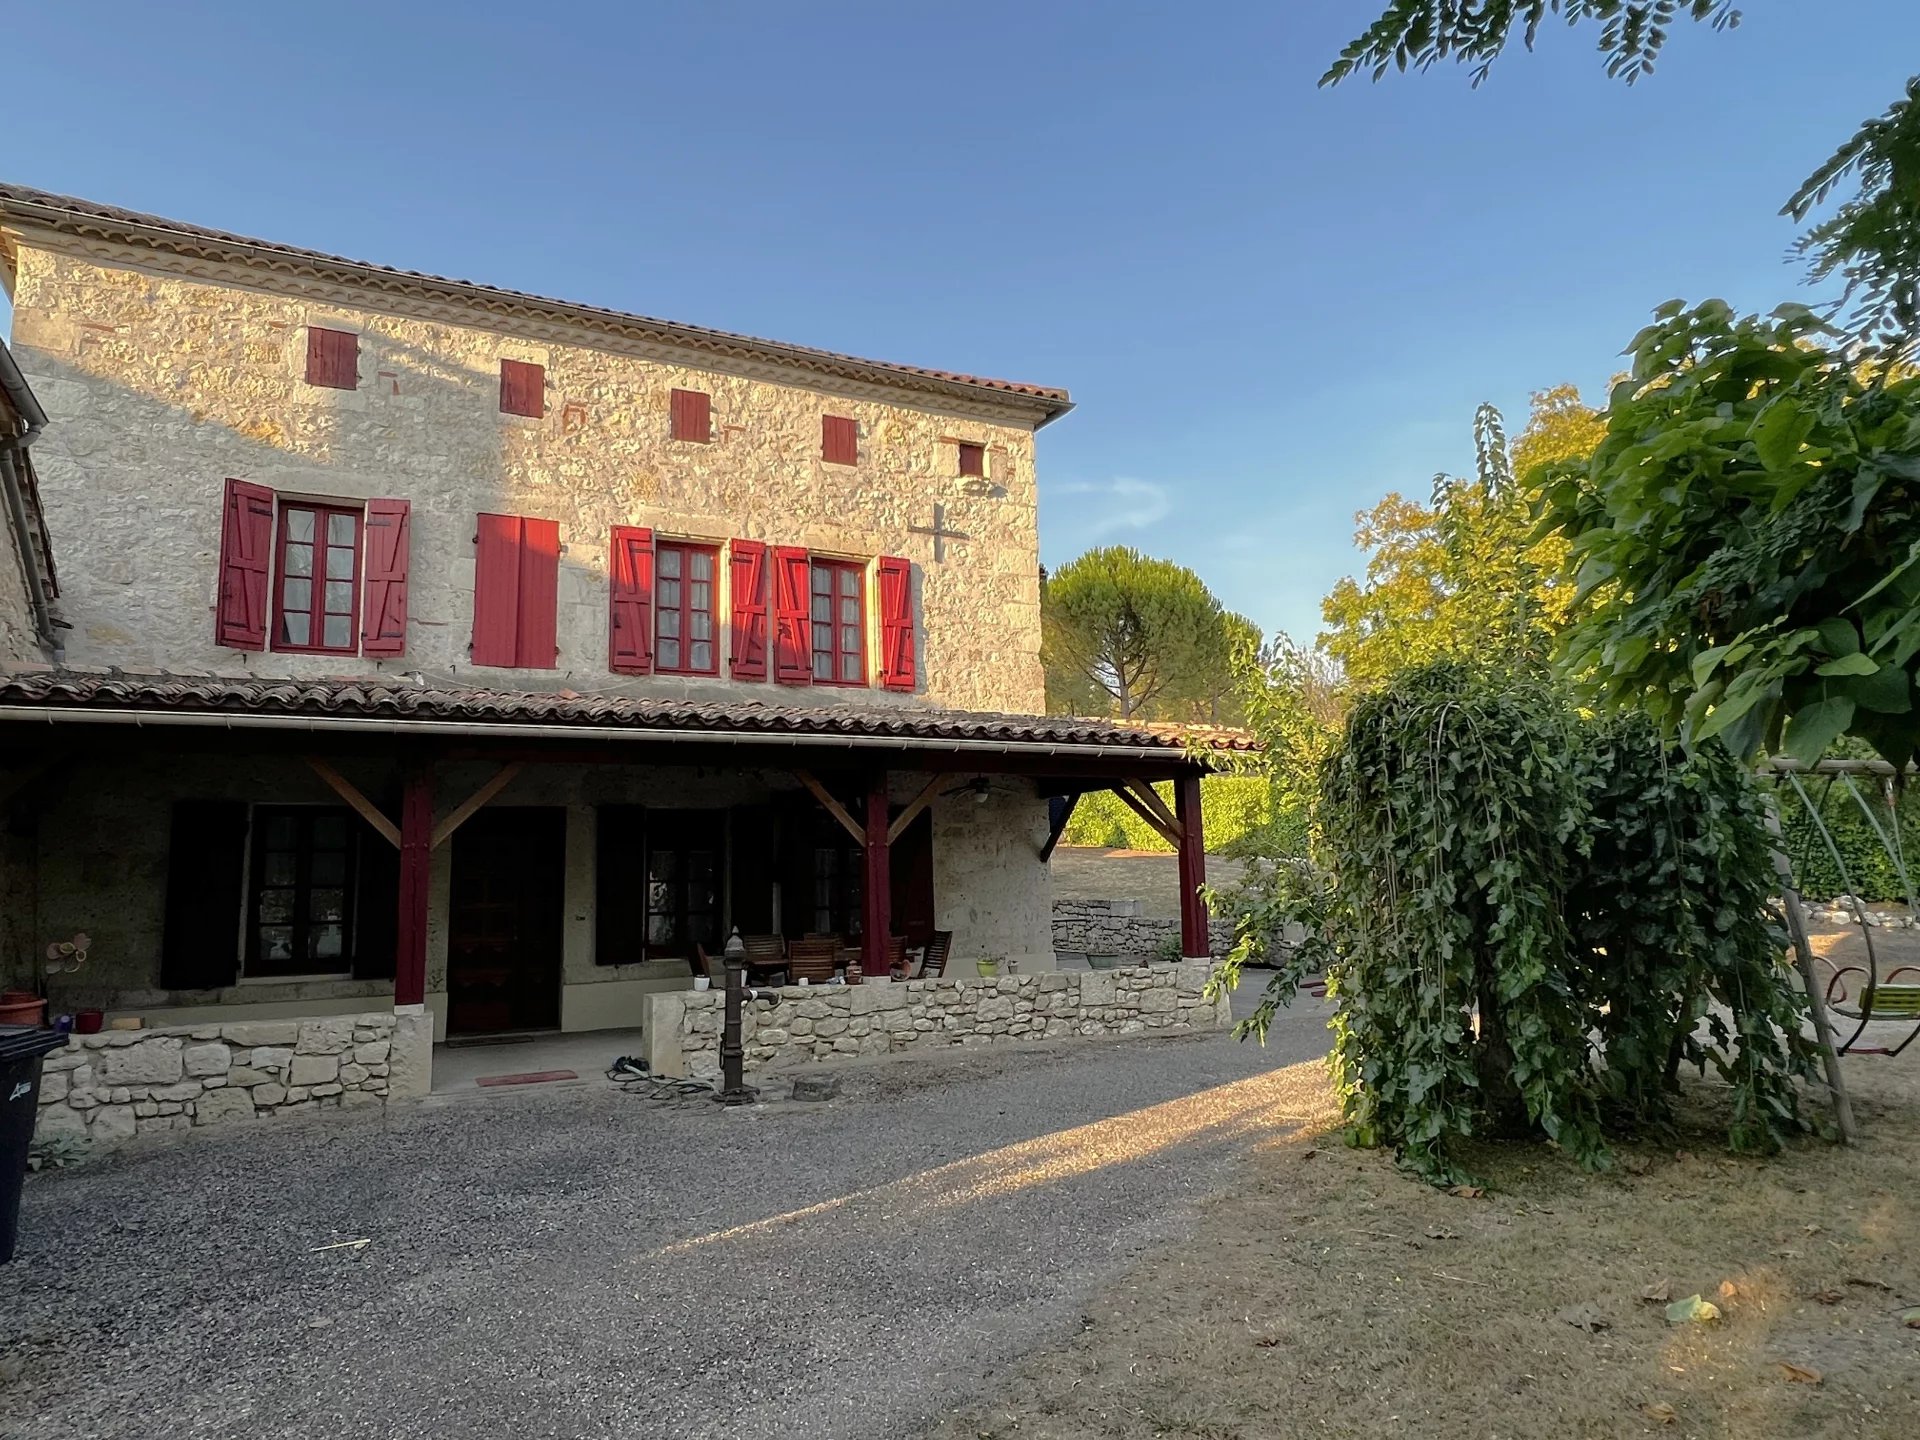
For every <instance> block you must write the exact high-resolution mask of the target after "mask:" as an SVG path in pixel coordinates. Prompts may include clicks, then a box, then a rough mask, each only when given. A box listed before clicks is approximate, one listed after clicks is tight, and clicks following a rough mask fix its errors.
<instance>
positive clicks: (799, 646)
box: [773, 545, 813, 685]
mask: <svg viewBox="0 0 1920 1440" xmlns="http://www.w3.org/2000/svg"><path fill="white" fill-rule="evenodd" d="M811 572H812V565H811V562H810V561H809V558H808V555H807V552H806V551H805V550H803V549H801V548H800V547H799V546H797V545H776V546H774V548H773V630H774V647H773V678H774V679H776V680H778V681H779V682H780V683H781V684H782V685H811V684H812V683H813V619H812V616H813V609H812V606H813V592H812V589H811V583H810V582H811V579H812V574H811Z"/></svg>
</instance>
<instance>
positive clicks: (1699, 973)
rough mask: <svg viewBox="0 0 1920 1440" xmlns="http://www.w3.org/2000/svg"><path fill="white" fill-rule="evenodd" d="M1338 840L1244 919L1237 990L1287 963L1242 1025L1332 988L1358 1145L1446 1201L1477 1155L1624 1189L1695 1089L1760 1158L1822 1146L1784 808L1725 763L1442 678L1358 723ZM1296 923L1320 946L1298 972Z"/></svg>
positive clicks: (1353, 726) (1236, 960) (1477, 678)
mask: <svg viewBox="0 0 1920 1440" xmlns="http://www.w3.org/2000/svg"><path fill="white" fill-rule="evenodd" d="M1314 819H1315V849H1314V857H1313V863H1311V864H1303V863H1300V862H1298V861H1292V862H1284V863H1276V864H1274V865H1273V866H1271V867H1269V869H1268V870H1267V871H1266V872H1265V873H1266V874H1267V875H1268V876H1270V877H1271V879H1270V881H1269V883H1268V884H1267V885H1266V887H1265V889H1264V890H1263V891H1262V892H1261V893H1258V894H1250V895H1248V896H1245V897H1243V899H1242V903H1241V904H1240V906H1239V908H1238V911H1237V916H1236V920H1237V925H1236V945H1235V947H1234V950H1233V952H1232V954H1231V955H1230V956H1229V958H1228V960H1227V962H1226V964H1225V966H1224V967H1223V971H1222V975H1221V977H1220V983H1224V984H1231V983H1234V982H1235V981H1236V980H1237V978H1238V971H1239V967H1240V966H1242V965H1244V964H1246V963H1248V962H1250V961H1255V960H1266V961H1274V960H1279V961H1280V965H1279V968H1278V970H1277V971H1276V975H1275V978H1274V979H1273V981H1272V982H1271V983H1270V985H1269V987H1268V990H1267V994H1266V997H1265V998H1264V999H1263V1001H1262V1004H1261V1007H1260V1009H1259V1011H1258V1012H1257V1013H1256V1014H1255V1015H1254V1016H1253V1017H1252V1018H1251V1019H1250V1020H1249V1021H1247V1022H1246V1024H1245V1025H1244V1026H1243V1027H1242V1030H1243V1033H1247V1032H1252V1033H1258V1034H1264V1033H1265V1029H1266V1026H1267V1024H1268V1023H1269V1022H1270V1021H1271V1018H1272V1016H1273V1013H1274V1009H1275V1007H1276V1006H1277V1005H1280V1004H1284V1003H1286V1001H1287V1000H1288V999H1290V998H1291V996H1292V994H1293V993H1294V991H1295V989H1296V988H1297V986H1298V983H1299V981H1300V979H1301V978H1302V977H1303V975H1304V974H1305V973H1307V972H1309V971H1311V970H1315V969H1324V971H1325V973H1326V975H1327V979H1328V987H1327V993H1328V994H1329V996H1331V997H1333V998H1334V999H1335V1001H1336V1002H1337V1007H1338V1008H1337V1010H1336V1013H1335V1016H1334V1020H1333V1028H1334V1032H1335V1036H1336V1041H1335V1048H1334V1055H1333V1068H1334V1077H1335V1081H1336V1085H1337V1087H1338V1091H1339V1095H1340V1099H1341V1103H1342V1105H1343V1108H1344V1113H1345V1117H1346V1123H1347V1132H1348V1136H1349V1138H1350V1139H1351V1140H1352V1141H1353V1142H1354V1143H1356V1144H1360V1145H1367V1146H1374V1145H1380V1146H1387V1147H1390V1148H1392V1149H1393V1150H1394V1151H1395V1152H1397V1153H1398V1154H1399V1155H1400V1157H1401V1158H1402V1159H1403V1161H1404V1162H1405V1163H1406V1164H1407V1165H1408V1166H1409V1167H1410V1168H1411V1169H1413V1170H1414V1171H1416V1172H1417V1173H1419V1174H1420V1175H1422V1176H1424V1177H1426V1178H1427V1179H1429V1180H1432V1181H1434V1182H1436V1183H1448V1184H1457V1183H1462V1182H1464V1181H1466V1180H1468V1179H1469V1178H1471V1177H1470V1176H1469V1175H1468V1174H1467V1171H1466V1168H1465V1162H1464V1160H1463V1159H1462V1156H1461V1152H1460V1144H1461V1142H1462V1141H1463V1140H1465V1139H1466V1138H1467V1137H1470V1136H1499V1137H1520V1136H1529V1135H1535V1136H1540V1137H1544V1138H1546V1139H1550V1140H1552V1141H1554V1142H1556V1143H1557V1144H1558V1145H1559V1146H1560V1147H1561V1148H1562V1149H1563V1150H1564V1151H1566V1152H1567V1153H1568V1154H1569V1155H1571V1156H1572V1157H1573V1158H1575V1159H1576V1160H1577V1161H1579V1162H1580V1163H1581V1164H1583V1165H1586V1166H1588V1167H1592V1168H1601V1167H1604V1166H1605V1165H1607V1164H1608V1163H1609V1157H1608V1147H1607V1139H1606V1136H1607V1133H1608V1131H1609V1129H1620V1130H1624V1131H1627V1132H1629V1133H1632V1132H1635V1131H1638V1130H1642V1129H1644V1128H1646V1127H1648V1126H1653V1125H1659V1124H1661V1123H1664V1122H1665V1121H1666V1120H1667V1119H1668V1118H1669V1116H1670V1113H1671V1104H1672V1099H1673V1096H1674V1094H1675V1093H1676V1089H1677V1085H1678V1077H1679V1074H1680V1072H1681V1070H1682V1068H1683V1067H1685V1066H1693V1067H1695V1068H1697V1069H1700V1070H1702V1071H1705V1070H1712V1071H1714V1072H1715V1073H1716V1074H1718V1075H1719V1076H1720V1077H1721V1078H1723V1079H1724V1080H1725V1081H1726V1082H1727V1083H1728V1085H1729V1086H1730V1087H1731V1090H1732V1095H1733V1103H1734V1114H1733V1118H1732V1121H1731V1123H1730V1125H1729V1132H1728V1139H1729V1143H1730V1145H1731V1146H1732V1148H1734V1149H1735V1150H1738V1151H1744V1152H1765V1151H1769V1150H1772V1149H1775V1148H1777V1147H1778V1146H1779V1145H1780V1144H1782V1143H1783V1142H1784V1141H1785V1140H1786V1139H1787V1138H1788V1137H1789V1136H1790V1135H1792V1134H1794V1133H1796V1132H1797V1131H1799V1130H1800V1129H1801V1128H1802V1120H1801V1116H1800V1111H1799V1108H1798V1093H1797V1090H1796V1088H1795V1082H1796V1081H1798V1080H1801V1079H1806V1078H1810V1077H1811V1075H1812V1068H1811V1067H1812V1061H1813V1055H1814V1052H1813V1050H1812V1048H1811V1046H1810V1045H1809V1043H1808V1042H1806V1041H1805V1040H1803V1039H1802V1038H1801V1032H1800V1017H1801V1013H1802V1008H1801V1007H1802V1003H1803V1002H1802V998H1801V995H1800V992H1799V991H1798V990H1797V989H1796V987H1795V986H1794V985H1793V983H1792V981H1791V978H1790V974H1789V972H1788V970H1787V969H1786V968H1785V966H1784V964H1783V939H1784V937H1783V936H1782V935H1781V934H1780V933H1779V931H1778V930H1777V928H1776V927H1775V926H1774V924H1773V922H1772V920H1771V917H1770V914H1769V911H1768V908H1767V906H1768V899H1767V897H1768V894H1769V891H1770V884H1771V869H1770V864H1769V851H1768V846H1767V841H1766V836H1765V832H1764V829H1763V823H1762V816H1761V812H1760V809H1759V806H1758V801H1757V798H1756V796H1755V792H1754V791H1753V789H1752V787H1751V785H1750V783H1749V781H1748V779H1747V777H1746V776H1745V774H1744V773H1743V771H1742V769H1741V767H1740V765H1739V764H1738V763H1737V762H1736V761H1735V760H1734V759H1733V757H1732V756H1731V755H1730V754H1728V753H1726V751H1725V750H1724V748H1723V747H1719V746H1717V745H1716V746H1710V747H1709V746H1703V747H1701V748H1700V749H1699V750H1697V751H1696V752H1693V753H1688V752H1684V751H1681V750H1679V749H1677V748H1674V747H1672V746H1671V745H1670V744H1669V742H1668V741H1666V740H1665V739H1663V738H1662V737H1661V735H1660V732H1659V731H1658V729H1657V728H1656V727H1655V726H1654V725H1653V724H1652V723H1651V722H1650V721H1647V720H1644V719H1619V720H1602V721H1597V722H1596V721H1593V720H1589V719H1584V718H1582V717H1581V715H1580V714H1579V712H1578V711H1576V709H1575V708H1574V707H1573V705H1572V704H1571V703H1570V701H1569V699H1568V698H1567V696H1566V694H1565V693H1564V691H1563V690H1562V689H1561V688H1560V687H1559V686H1558V685H1557V684H1556V683H1555V682H1554V681H1553V680H1551V679H1550V678H1549V677H1548V676H1547V674H1546V673H1545V672H1544V670H1541V669H1538V668H1532V667H1525V666H1516V667H1502V668H1497V669H1481V668H1476V667H1473V666H1469V665H1465V664H1461V663H1458V662H1442V663H1439V664H1436V665H1433V666H1429V667H1425V668H1422V669H1415V670H1409V671H1405V672H1403V673H1402V674H1401V675H1399V676H1398V677H1396V678H1395V679H1394V680H1393V681H1392V682H1391V683H1389V684H1388V685H1387V686H1385V687H1384V688H1382V689H1380V690H1377V691H1374V692H1372V693H1370V694H1368V695H1366V696H1364V697H1362V698H1361V699H1360V700H1359V701H1358V702H1357V704H1356V705H1355V707H1354V709H1353V712H1352V714H1351V715H1350V716H1349V718H1348V721H1347V724H1346V728H1345V731H1344V734H1343V736H1342V738H1341V741H1340V743H1339V745H1338V747H1337V748H1336V749H1335V751H1334V752H1333V754H1332V755H1331V757H1330V758H1329V759H1328V761H1327V763H1326V765H1325V767H1324V768H1323V770H1322V773H1321V777H1320V787H1319V796H1318V803H1317V806H1316V810H1315V817H1314ZM1290 923H1291V924H1295V925H1299V926H1301V927H1304V929H1305V932H1306V934H1307V936H1308V940H1307V943H1306V944H1304V945H1302V946H1299V947H1297V948H1296V949H1294V950H1292V951H1291V952H1290V953H1286V954H1281V953H1278V952H1277V951H1276V947H1275V939H1276V937H1277V936H1278V935H1280V934H1281V933H1282V932H1283V931H1284V929H1285V928H1286V926H1287V925H1288V924H1290ZM1723 1016H1730V1017H1731V1018H1730V1019H1727V1018H1723ZM1702 1022H1704V1028H1703V1024H1702Z"/></svg>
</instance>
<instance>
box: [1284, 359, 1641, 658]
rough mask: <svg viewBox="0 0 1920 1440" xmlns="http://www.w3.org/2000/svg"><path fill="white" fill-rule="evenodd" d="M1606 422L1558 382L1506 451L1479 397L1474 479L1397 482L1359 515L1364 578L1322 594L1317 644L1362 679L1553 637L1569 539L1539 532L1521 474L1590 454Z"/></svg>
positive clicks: (1563, 595) (1559, 619) (1539, 644)
mask: <svg viewBox="0 0 1920 1440" xmlns="http://www.w3.org/2000/svg"><path fill="white" fill-rule="evenodd" d="M1602 428H1603V427H1602V425H1601V422H1600V420H1599V418H1598V415H1597V413H1596V412H1595V411H1594V410H1592V409H1591V408H1590V407H1588V406H1587V405H1585V404H1583V403H1582V402H1581V400H1580V392H1579V391H1578V390H1577V389H1575V388H1574V387H1573V386H1571V385H1559V386H1556V387H1554V388H1553V389H1551V390H1543V391H1539V392H1537V393H1536V394H1535V395H1534V397H1533V411H1532V414H1531V416H1530V417H1529V419H1528V421H1527V427H1526V429H1525V430H1524V431H1522V432H1521V434H1520V435H1519V437H1518V438H1517V439H1515V440H1514V442H1513V444H1512V447H1511V450H1509V447H1508V446H1507V443H1506V439H1505V436H1504V433H1503V429H1502V426H1501V423H1500V415H1499V412H1498V411H1496V410H1494V409H1493V407H1492V406H1482V407H1481V409H1480V412H1479V414H1478V416H1476V423H1475V438H1476V441H1477V448H1478V465H1477V467H1476V468H1477V472H1478V473H1477V475H1476V477H1475V478H1474V479H1472V480H1461V479H1455V478H1453V477H1451V476H1446V475H1441V476H1437V477H1435V480H1434V487H1433V494H1432V497H1431V500H1430V502H1429V503H1428V504H1425V505H1422V504H1420V503H1419V502H1417V501H1413V500H1409V499H1407V498H1406V497H1405V496H1403V495H1400V494H1398V493H1397V492H1396V493H1393V494H1390V495H1388V496H1387V497H1386V498H1385V499H1383V500H1381V501H1380V503H1379V504H1377V505H1375V506H1374V508H1373V509H1372V510H1370V511H1367V512H1365V513H1363V514H1361V515H1358V516H1356V517H1355V519H1356V526H1357V528H1356V532H1355V535H1354V540H1355V543H1356V544H1358V545H1359V546H1360V547H1361V548H1362V549H1364V550H1367V551H1368V552H1369V555H1368V560H1367V573H1366V578H1365V580H1364V581H1363V582H1356V581H1354V580H1351V579H1342V580H1341V581H1339V582H1338V583H1337V584H1336V585H1335V586H1334V587H1333V590H1332V592H1331V593H1329V594H1328V596H1327V597H1326V599H1325V600H1324V601H1323V602H1322V603H1321V615H1322V617H1323V618H1324V619H1325V621H1326V623H1327V629H1326V630H1325V631H1324V632H1322V634H1321V637H1320V643H1321V645H1322V646H1323V647H1324V648H1325V650H1326V651H1327V653H1328V654H1329V655H1330V656H1332V657H1333V659H1334V660H1336V661H1337V662H1338V663H1339V664H1340V665H1341V666H1342V667H1343V668H1344V670H1345V672H1346V675H1347V677H1348V679H1349V680H1350V681H1351V682H1352V683H1353V684H1354V685H1355V686H1356V687H1358V688H1360V689H1372V688H1375V687H1377V686H1379V685H1381V684H1383V683H1385V681H1386V680H1387V679H1388V678H1389V677H1390V676H1392V675H1393V674H1395V673H1396V672H1398V671H1400V670H1405V669H1408V668H1410V667H1412V666H1416V665H1425V664H1429V663H1431V662H1432V661H1435V660H1440V659H1446V658H1466V657H1470V656H1473V655H1477V654H1483V653H1485V652H1486V651H1487V649H1488V648H1489V646H1497V647H1509V648H1513V647H1517V648H1520V649H1534V650H1543V649H1544V648H1545V645H1546V642H1547V641H1548V640H1549V639H1550V637H1551V636H1553V635H1554V634H1556V633H1557V632H1558V630H1559V629H1560V627H1561V626H1562V625H1564V624H1565V622H1566V615H1567V605H1568V603H1569V601H1570V599H1571V596H1572V590H1571V587H1570V586H1568V585H1567V584H1565V583H1564V582H1563V581H1562V580H1561V578H1560V572H1561V569H1562V560H1563V557H1564V544H1563V542H1561V541H1559V540H1557V539H1554V538H1548V539H1546V540H1544V541H1536V540H1535V539H1534V538H1533V518H1532V514H1531V511H1530V510H1529V508H1528V506H1527V502H1526V498H1525V495H1524V493H1523V492H1522V490H1521V488H1520V487H1519V486H1517V485H1516V484H1515V483H1514V475H1515V473H1516V472H1519V473H1522V474H1524V473H1527V472H1528V471H1531V470H1534V469H1537V468H1539V467H1540V466H1541V465H1543V464H1548V463H1551V462H1554V461H1559V460H1565V459H1570V458H1573V457H1576V456H1579V455H1584V454H1586V453H1587V452H1588V451H1590V450H1591V449H1592V447H1593V446H1594V445H1595V444H1596V443H1598V440H1599V437H1600V433H1601V431H1602Z"/></svg>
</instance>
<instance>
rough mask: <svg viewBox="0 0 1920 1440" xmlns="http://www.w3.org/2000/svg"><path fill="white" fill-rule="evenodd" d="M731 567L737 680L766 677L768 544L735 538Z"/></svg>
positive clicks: (733, 661)
mask: <svg viewBox="0 0 1920 1440" xmlns="http://www.w3.org/2000/svg"><path fill="white" fill-rule="evenodd" d="M727 549H728V556H729V560H730V563H731V566H732V586H731V588H732V591H733V597H732V598H733V633H732V637H731V638H732V641H733V645H732V651H733V659H732V667H733V678H734V679H736V680H764V679H766V678H767V547H766V545H765V544H764V543H762V542H761V541H759V540H735V541H734V542H733V543H732V544H731V545H730V546H728V547H727Z"/></svg>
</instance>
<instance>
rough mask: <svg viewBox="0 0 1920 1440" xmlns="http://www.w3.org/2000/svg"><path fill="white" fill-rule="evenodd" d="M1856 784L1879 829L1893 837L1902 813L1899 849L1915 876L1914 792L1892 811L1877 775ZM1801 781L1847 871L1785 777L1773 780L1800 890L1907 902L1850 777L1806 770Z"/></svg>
mask: <svg viewBox="0 0 1920 1440" xmlns="http://www.w3.org/2000/svg"><path fill="white" fill-rule="evenodd" d="M1855 783H1856V784H1858V785H1859V787H1860V794H1861V795H1862V797H1864V798H1865V800H1866V802H1867V804H1868V805H1870V806H1871V807H1872V808H1873V812H1874V817H1875V819H1877V820H1878V821H1879V822H1880V827H1881V829H1883V830H1885V831H1886V832H1887V833H1888V835H1889V836H1891V835H1892V834H1893V821H1894V819H1895V817H1897V818H1898V822H1899V826H1900V836H1899V839H1900V849H1901V852H1902V853H1903V854H1904V855H1905V856H1906V861H1907V866H1908V873H1909V874H1910V875H1911V874H1912V871H1913V866H1914V865H1915V863H1916V861H1920V804H1916V803H1915V801H1914V798H1913V796H1912V795H1911V794H1910V793H1909V794H1907V795H1903V796H1902V797H1901V799H1900V801H1899V803H1898V804H1896V805H1895V806H1894V813H1893V815H1892V816H1889V815H1888V813H1887V806H1886V801H1885V799H1884V797H1883V796H1882V795H1881V793H1880V785H1879V781H1878V779H1877V778H1876V777H1874V776H1871V775H1862V776H1858V777H1856V781H1855ZM1801 784H1803V785H1804V786H1806V790H1807V795H1808V798H1809V799H1811V800H1812V801H1813V803H1814V806H1815V807H1816V808H1817V809H1818V810H1819V812H1820V818H1821V819H1822V820H1823V821H1824V822H1825V823H1826V827H1827V831H1828V833H1829V834H1830V835H1832V837H1833V842H1834V848H1835V849H1837V850H1838V851H1839V852H1840V859H1841V860H1842V861H1843V862H1844V863H1845V867H1846V868H1845V873H1844V874H1843V873H1842V870H1841V867H1840V866H1839V865H1836V864H1834V861H1833V856H1832V854H1830V853H1829V852H1828V850H1827V845H1826V841H1824V840H1823V839H1821V837H1820V834H1819V831H1818V830H1817V829H1816V827H1815V826H1814V823H1813V820H1812V818H1811V817H1810V816H1809V815H1808V813H1807V807H1806V806H1805V805H1804V804H1802V803H1801V800H1800V797H1799V796H1798V795H1797V794H1795V793H1794V791H1793V789H1792V787H1791V786H1789V785H1787V784H1786V783H1785V782H1780V783H1778V784H1776V785H1774V787H1773V790H1774V797H1775V800H1776V802H1777V803H1778V804H1779V806H1780V828H1781V831H1782V834H1783V835H1784V837H1785V840H1786V851H1787V855H1788V857H1789V858H1790V859H1791V860H1792V861H1793V873H1794V878H1795V879H1796V880H1797V881H1798V882H1799V886H1800V893H1801V894H1802V895H1805V896H1806V897H1807V898H1808V899H1810V900H1831V899H1832V898H1833V897H1834V896H1836V895H1842V894H1852V895H1857V896H1859V897H1860V898H1861V899H1862V900H1867V901H1871V902H1875V903H1881V902H1888V901H1891V902H1894V903H1898V904H1905V903H1906V900H1907V895H1906V892H1905V891H1904V889H1903V888H1902V887H1901V884H1900V872H1899V871H1898V869H1897V868H1896V867H1895V866H1894V863H1893V857H1892V856H1891V855H1889V854H1888V853H1887V847H1886V846H1885V845H1883V844H1882V843H1881V841H1880V837H1879V836H1878V835H1877V834H1875V833H1874V829H1873V827H1872V826H1871V825H1869V824H1868V823H1867V819H1866V816H1865V815H1863V814H1862V813H1861V811H1860V803H1859V801H1857V800H1855V799H1854V798H1853V796H1852V795H1850V794H1849V793H1848V792H1847V788H1846V782H1845V781H1835V782H1834V783H1833V784H1832V785H1829V784H1828V781H1827V777H1825V776H1815V775H1808V776H1805V777H1803V778H1802V780H1801Z"/></svg>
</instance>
